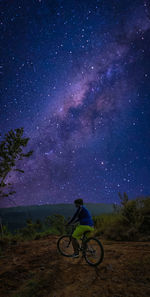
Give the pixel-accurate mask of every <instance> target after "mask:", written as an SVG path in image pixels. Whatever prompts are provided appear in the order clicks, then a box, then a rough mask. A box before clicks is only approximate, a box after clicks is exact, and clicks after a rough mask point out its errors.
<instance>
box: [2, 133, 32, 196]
mask: <svg viewBox="0 0 150 297" xmlns="http://www.w3.org/2000/svg"><path fill="white" fill-rule="evenodd" d="M23 132H24V128H18V129H15V130H14V131H13V130H12V129H11V130H10V131H9V132H8V133H6V134H5V137H4V140H2V141H1V142H0V198H2V197H8V196H9V195H12V194H14V193H16V192H15V191H14V190H12V189H11V187H10V186H11V185H12V184H11V183H7V182H5V179H6V177H7V175H8V174H9V173H10V172H11V171H19V172H21V173H24V171H23V170H22V169H18V168H15V167H16V162H17V161H18V160H22V159H23V158H24V157H30V156H31V155H32V154H33V150H30V151H29V152H27V153H23V151H22V150H23V148H24V147H26V146H27V144H28V141H29V138H23ZM0 136H1V134H0ZM4 188H7V190H8V191H7V193H6V192H5V191H4Z"/></svg>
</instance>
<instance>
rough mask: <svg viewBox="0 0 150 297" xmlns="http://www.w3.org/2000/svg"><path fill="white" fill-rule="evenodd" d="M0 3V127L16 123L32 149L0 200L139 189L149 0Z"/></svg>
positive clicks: (144, 158)
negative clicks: (11, 191)
mask: <svg viewBox="0 0 150 297" xmlns="http://www.w3.org/2000/svg"><path fill="white" fill-rule="evenodd" d="M0 6H1V9H0V10H1V22H0V26H1V32H2V33H1V35H0V39H1V64H0V74H1V97H0V132H1V134H2V135H4V133H7V132H8V131H9V130H10V129H16V128H19V127H24V136H25V137H29V138H30V141H29V143H28V148H27V150H30V149H33V150H34V153H33V155H32V156H31V157H30V158H26V159H24V160H23V161H18V163H17V164H18V166H17V167H18V168H20V169H23V170H24V171H25V173H24V174H22V173H19V172H15V171H14V172H12V173H11V174H10V175H9V176H8V177H7V180H6V181H9V182H12V183H13V185H14V188H15V190H16V194H15V195H14V196H13V197H12V198H11V199H12V200H13V202H12V201H10V200H9V199H7V198H5V199H3V200H1V206H3V207H7V206H10V205H11V206H16V205H33V204H38V205H40V204H47V203H48V204H50V203H72V202H73V201H74V199H77V198H83V199H84V201H85V202H94V203H95V202H97V203H100V202H102V203H114V202H116V203H118V201H119V197H118V192H121V193H123V192H127V194H128V195H129V198H130V199H134V198H135V197H137V196H145V195H149V194H150V2H149V1H147V0H145V1H144V0H132V1H131V0H130V1H129V0H111V1H110V0H92V1H91V0H80V1H78V0H71V1H70V0H53V1H52V0H30V1H29V0H26V1H25V0H24V1H21V0H20V1H19V0H18V1H16V0H13V1H11V0H9V1H7V0H5V1H4V0H1V1H0ZM19 162H20V163H19Z"/></svg>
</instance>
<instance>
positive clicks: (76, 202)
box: [74, 199, 83, 207]
mask: <svg viewBox="0 0 150 297" xmlns="http://www.w3.org/2000/svg"><path fill="white" fill-rule="evenodd" d="M74 204H75V206H76V207H79V206H81V205H83V200H82V199H76V200H74Z"/></svg>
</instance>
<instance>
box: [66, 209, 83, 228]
mask: <svg viewBox="0 0 150 297" xmlns="http://www.w3.org/2000/svg"><path fill="white" fill-rule="evenodd" d="M79 212H80V207H79V208H78V209H77V211H76V212H75V214H74V215H73V217H72V218H71V220H70V221H69V222H68V223H67V225H70V224H71V223H72V222H74V221H75V222H77V221H79V218H78V215H79Z"/></svg>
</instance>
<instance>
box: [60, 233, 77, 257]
mask: <svg viewBox="0 0 150 297" xmlns="http://www.w3.org/2000/svg"><path fill="white" fill-rule="evenodd" d="M57 249H58V251H59V252H60V253H61V255H63V256H65V257H72V256H73V254H74V249H73V246H72V242H71V237H70V236H68V235H63V236H61V237H60V238H59V239H58V242H57Z"/></svg>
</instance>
